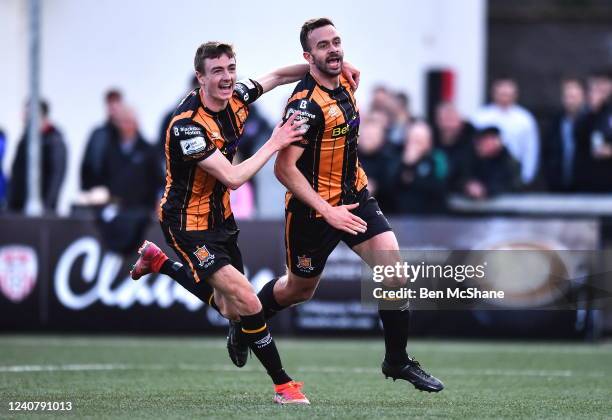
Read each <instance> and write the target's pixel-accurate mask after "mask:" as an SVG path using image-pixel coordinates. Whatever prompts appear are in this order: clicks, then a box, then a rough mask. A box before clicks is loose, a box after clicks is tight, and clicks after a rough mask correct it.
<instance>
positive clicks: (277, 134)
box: [270, 112, 306, 150]
mask: <svg viewBox="0 0 612 420" xmlns="http://www.w3.org/2000/svg"><path fill="white" fill-rule="evenodd" d="M298 116H299V113H298V112H294V113H293V114H292V115H291V116H290V117H289V118H288V119H287V121H285V122H283V121H281V122H279V123H278V124H277V125H276V127H275V128H274V131H273V132H272V136H271V137H270V142H272V144H273V145H274V146H275V148H276V149H277V150H281V149H284V148H285V147H287V146H289V145H290V144H291V143H295V142H296V141H299V140H301V139H302V136H303V135H304V129H303V127H302V125H303V124H304V123H305V122H306V121H305V120H297V117H298Z"/></svg>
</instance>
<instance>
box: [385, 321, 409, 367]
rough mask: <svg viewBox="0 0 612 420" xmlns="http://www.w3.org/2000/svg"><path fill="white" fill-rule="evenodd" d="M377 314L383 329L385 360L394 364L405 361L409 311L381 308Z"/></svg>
mask: <svg viewBox="0 0 612 420" xmlns="http://www.w3.org/2000/svg"><path fill="white" fill-rule="evenodd" d="M378 314H379V315H380V320H381V321H382V324H383V328H384V330H385V360H386V361H387V362H389V363H391V364H394V365H400V364H405V363H407V362H408V354H407V353H406V344H408V329H409V321H410V311H409V310H405V311H400V310H382V309H381V310H379V311H378Z"/></svg>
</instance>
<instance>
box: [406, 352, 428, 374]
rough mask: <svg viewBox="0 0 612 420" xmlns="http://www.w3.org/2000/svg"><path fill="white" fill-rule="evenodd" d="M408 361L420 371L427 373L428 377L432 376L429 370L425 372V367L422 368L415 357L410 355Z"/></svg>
mask: <svg viewBox="0 0 612 420" xmlns="http://www.w3.org/2000/svg"><path fill="white" fill-rule="evenodd" d="M408 361H409V363H410V364H411V365H412V366H413V367H414V368H415V370H416V371H417V372H418V373H422V374H423V375H425V376H427V377H429V376H430V375H429V374H428V373H427V372H425V371H424V370H423V369H421V364H420V363H419V362H418V361H417V360H416V359H414V358H412V357H408Z"/></svg>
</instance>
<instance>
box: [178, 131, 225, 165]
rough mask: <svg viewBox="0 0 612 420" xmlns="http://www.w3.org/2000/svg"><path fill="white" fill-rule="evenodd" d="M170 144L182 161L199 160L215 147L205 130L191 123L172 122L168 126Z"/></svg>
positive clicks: (210, 152) (209, 153) (204, 157)
mask: <svg viewBox="0 0 612 420" xmlns="http://www.w3.org/2000/svg"><path fill="white" fill-rule="evenodd" d="M170 144H171V145H172V146H173V148H174V149H175V151H176V154H177V155H178V156H180V160H182V161H183V162H199V161H201V160H204V159H206V158H207V157H209V156H210V155H212V154H213V153H214V152H215V150H216V149H217V146H215V144H214V143H213V142H212V141H210V140H209V139H208V136H207V135H206V132H205V130H204V129H203V128H202V127H200V126H199V125H197V124H193V123H181V122H176V123H174V124H173V125H172V127H170Z"/></svg>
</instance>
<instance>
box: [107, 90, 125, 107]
mask: <svg viewBox="0 0 612 420" xmlns="http://www.w3.org/2000/svg"><path fill="white" fill-rule="evenodd" d="M122 98H123V95H122V94H121V91H120V90H119V89H109V90H107V91H106V94H105V95H104V101H105V102H106V103H107V104H108V103H110V102H114V101H121V99H122Z"/></svg>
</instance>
